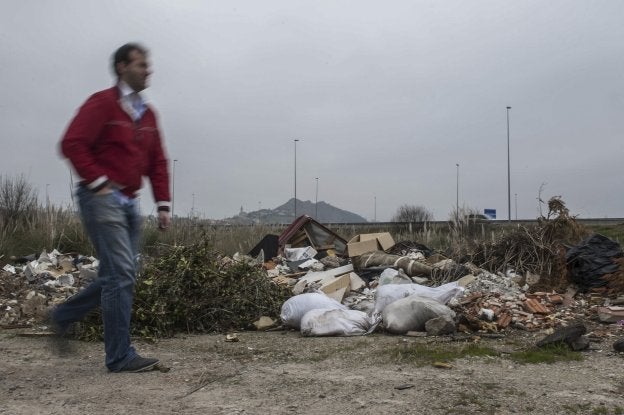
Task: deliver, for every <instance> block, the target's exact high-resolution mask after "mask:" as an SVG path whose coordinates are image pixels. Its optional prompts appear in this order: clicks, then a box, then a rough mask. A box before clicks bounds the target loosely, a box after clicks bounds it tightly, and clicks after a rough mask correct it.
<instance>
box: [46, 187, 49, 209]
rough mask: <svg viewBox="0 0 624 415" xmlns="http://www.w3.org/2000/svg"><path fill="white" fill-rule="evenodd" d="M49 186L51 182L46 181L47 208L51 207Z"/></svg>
mask: <svg viewBox="0 0 624 415" xmlns="http://www.w3.org/2000/svg"><path fill="white" fill-rule="evenodd" d="M49 187H50V183H46V209H48V208H49V207H50V195H49V193H48V188H49Z"/></svg>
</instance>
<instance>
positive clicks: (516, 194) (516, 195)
mask: <svg viewBox="0 0 624 415" xmlns="http://www.w3.org/2000/svg"><path fill="white" fill-rule="evenodd" d="M514 202H515V205H516V220H518V193H514Z"/></svg>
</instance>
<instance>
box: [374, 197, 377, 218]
mask: <svg viewBox="0 0 624 415" xmlns="http://www.w3.org/2000/svg"><path fill="white" fill-rule="evenodd" d="M373 199H374V200H375V211H374V213H373V222H377V196H373Z"/></svg>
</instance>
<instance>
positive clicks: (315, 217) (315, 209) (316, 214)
mask: <svg viewBox="0 0 624 415" xmlns="http://www.w3.org/2000/svg"><path fill="white" fill-rule="evenodd" d="M315 179H316V196H315V198H314V219H316V220H319V219H318V177H315Z"/></svg>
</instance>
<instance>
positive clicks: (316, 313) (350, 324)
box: [301, 308, 371, 336]
mask: <svg viewBox="0 0 624 415" xmlns="http://www.w3.org/2000/svg"><path fill="white" fill-rule="evenodd" d="M370 326H371V320H370V318H369V317H368V315H367V314H366V313H364V312H363V311H357V310H337V309H326V308H322V309H316V310H310V311H308V312H307V313H305V315H304V316H303V318H302V319H301V334H302V335H304V336H361V335H363V334H366V332H367V331H368V329H369V328H370Z"/></svg>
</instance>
